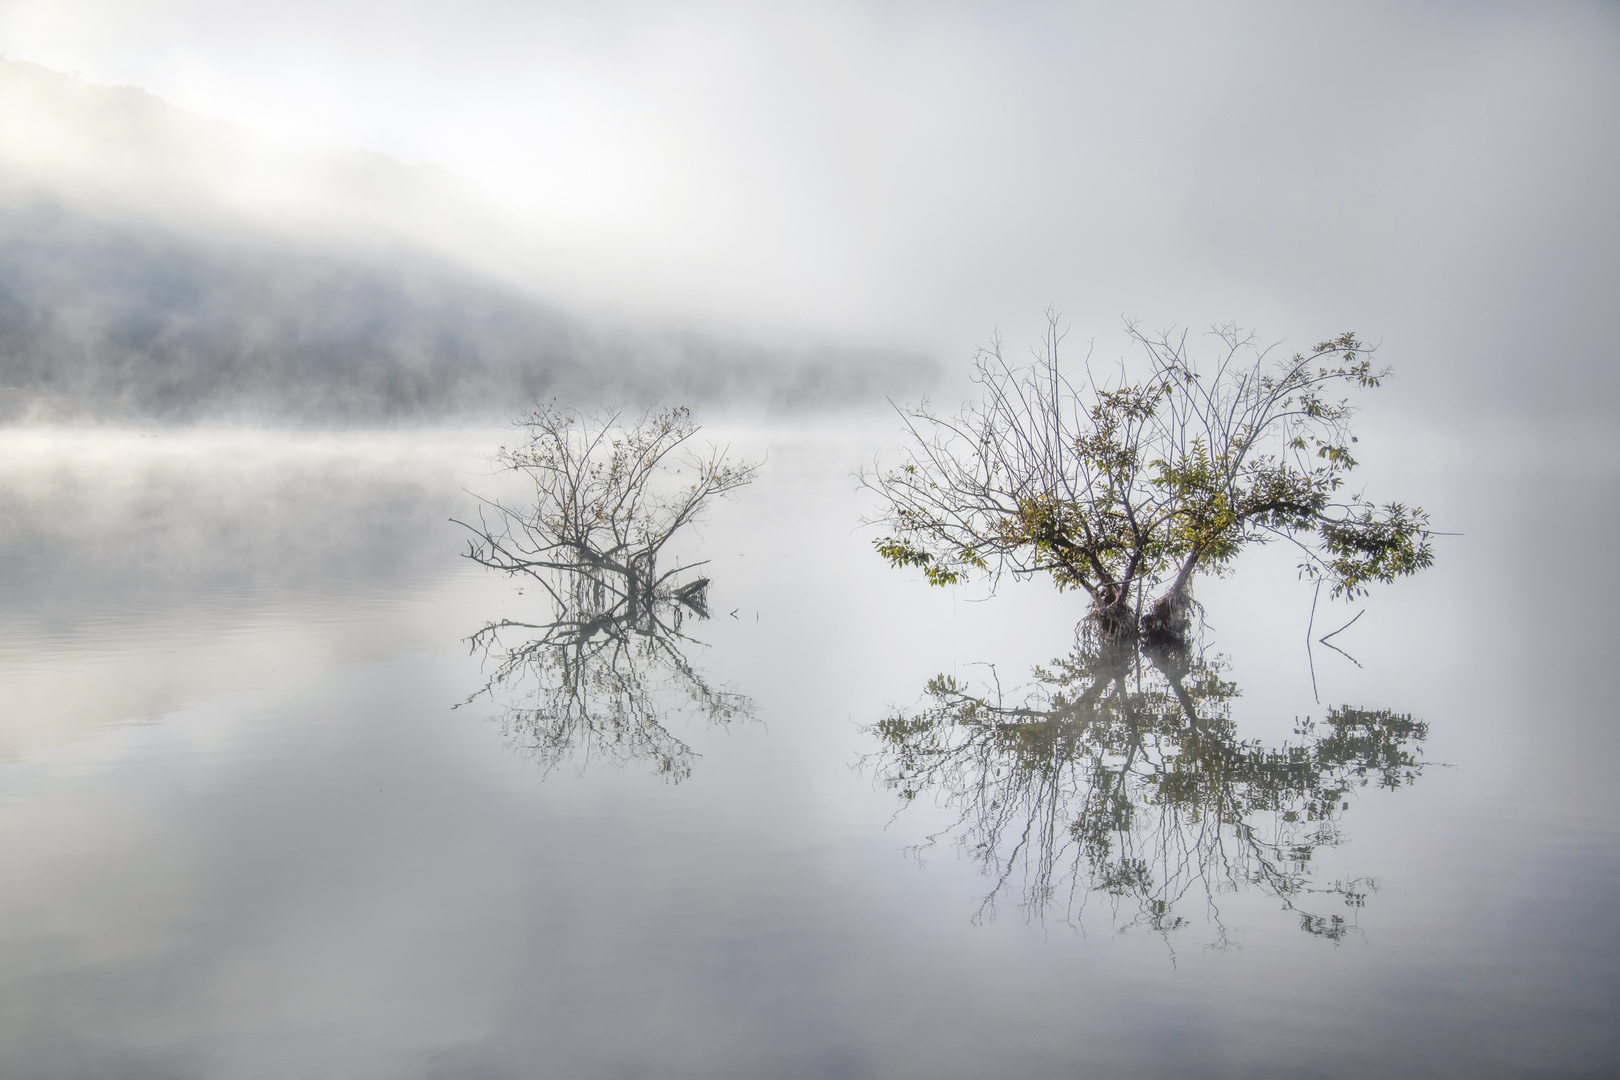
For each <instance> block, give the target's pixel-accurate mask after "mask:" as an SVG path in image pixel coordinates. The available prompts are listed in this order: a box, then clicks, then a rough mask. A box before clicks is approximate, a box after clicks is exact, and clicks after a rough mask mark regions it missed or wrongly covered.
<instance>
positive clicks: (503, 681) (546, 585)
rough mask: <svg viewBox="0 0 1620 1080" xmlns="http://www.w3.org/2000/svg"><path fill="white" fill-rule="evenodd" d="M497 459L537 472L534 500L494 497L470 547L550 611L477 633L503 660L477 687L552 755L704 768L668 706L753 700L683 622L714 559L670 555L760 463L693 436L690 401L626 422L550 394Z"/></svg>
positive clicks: (540, 752)
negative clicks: (665, 560)
mask: <svg viewBox="0 0 1620 1080" xmlns="http://www.w3.org/2000/svg"><path fill="white" fill-rule="evenodd" d="M520 429H521V430H523V431H524V434H525V438H524V440H523V442H522V444H521V445H519V446H518V447H516V448H515V449H506V448H502V450H501V452H500V454H499V456H498V458H497V461H498V462H499V463H500V464H501V465H502V466H504V467H505V468H507V469H510V470H512V471H514V472H517V473H519V474H521V475H522V476H523V477H525V478H526V479H528V480H529V481H530V482H531V483H532V485H533V501H532V503H525V504H521V505H513V504H511V503H506V502H501V501H499V500H487V501H485V502H484V503H483V505H482V507H481V511H480V514H479V518H478V520H477V522H476V523H472V522H461V523H460V524H462V525H463V526H465V527H466V528H467V529H468V530H470V531H471V533H472V534H473V536H472V538H471V539H470V540H469V541H468V547H467V551H466V552H465V555H466V557H467V558H469V559H472V560H473V561H474V562H477V563H479V564H480V565H483V566H487V567H489V568H491V569H493V570H498V571H500V572H502V573H505V574H508V575H511V576H514V577H520V578H522V579H524V580H526V581H528V582H530V583H537V584H538V585H539V586H540V587H541V589H542V591H543V592H544V594H545V596H546V597H547V599H548V600H549V601H550V611H549V618H546V619H543V620H540V621H534V622H526V621H519V620H514V619H503V620H500V621H498V622H492V623H489V624H487V625H486V626H484V627H483V628H481V629H480V630H479V631H478V632H477V633H475V634H474V635H473V636H472V638H471V639H470V641H471V644H472V648H473V650H474V651H475V652H481V653H482V654H483V655H484V657H485V659H486V663H487V664H488V665H489V667H488V668H487V670H488V671H489V678H488V680H487V681H486V682H485V684H484V686H483V687H482V688H480V689H479V690H478V691H477V692H476V693H474V694H473V695H472V696H471V697H469V698H468V701H469V702H471V701H473V700H476V699H477V698H479V697H482V696H488V697H489V698H491V699H492V700H497V701H499V702H500V703H501V704H502V707H503V713H502V719H503V724H504V726H505V728H506V730H507V733H508V735H509V736H510V737H511V738H512V739H513V740H514V741H515V742H516V743H517V744H518V745H519V746H521V747H523V748H524V749H525V750H527V751H528V752H530V753H532V754H533V755H534V756H535V757H536V759H537V760H538V761H539V762H540V763H541V764H542V765H543V766H544V767H545V768H546V770H547V771H549V770H550V769H552V768H554V767H556V766H558V765H560V764H562V763H564V762H568V761H578V762H580V763H584V762H586V761H589V760H591V759H600V758H606V759H608V760H612V761H615V762H627V761H648V762H651V763H653V765H654V767H655V768H656V770H657V771H658V772H659V773H661V774H663V775H664V776H665V777H667V778H669V779H671V780H673V781H676V782H678V781H680V780H683V779H685V778H686V777H687V776H688V775H690V773H691V769H692V758H693V757H694V756H695V755H694V752H693V750H692V748H691V747H690V746H689V745H688V744H687V743H686V742H685V741H684V740H683V739H681V738H680V737H679V736H677V735H675V734H674V733H673V732H672V731H671V730H670V727H669V726H668V724H667V720H668V719H669V718H670V717H671V716H672V715H675V714H686V715H689V716H693V715H695V716H698V717H702V718H703V719H705V720H707V721H709V722H712V723H723V722H727V721H730V720H732V719H734V718H735V717H737V716H739V715H746V714H747V713H748V711H749V703H748V700H747V699H746V698H745V697H743V696H742V695H740V694H736V693H733V692H730V691H727V690H724V689H720V688H717V687H715V686H713V685H711V684H710V683H709V682H708V680H707V679H706V678H705V677H704V676H703V675H702V674H701V673H700V672H699V671H698V670H697V669H696V668H694V667H693V666H692V664H691V663H690V662H689V661H688V659H687V657H686V655H685V652H684V649H685V648H686V647H688V646H690V645H692V644H694V643H695V642H694V639H693V638H691V637H690V636H688V635H687V633H686V632H685V629H684V628H685V626H686V624H687V623H688V621H689V620H694V619H696V620H703V619H707V618H708V617H709V609H708V588H709V579H708V578H706V577H699V576H695V575H694V574H693V571H694V570H695V569H696V568H697V567H699V566H702V565H703V564H702V563H695V564H686V565H677V566H676V567H674V568H672V569H661V568H660V565H659V556H660V553H661V551H662V549H663V548H664V546H665V545H666V544H667V543H668V542H669V541H670V540H671V539H672V538H673V537H674V536H675V534H676V533H677V532H678V531H679V530H680V529H682V528H683V527H685V526H686V525H688V524H690V523H691V522H692V521H693V520H695V519H696V518H697V517H698V515H699V514H700V513H701V512H702V510H703V509H704V507H705V505H706V504H707V503H708V502H709V501H710V500H712V499H715V498H719V497H722V496H724V495H726V494H727V493H729V492H731V491H734V490H736V489H737V488H739V487H742V486H743V485H745V484H748V483H750V482H751V481H752V480H753V479H754V477H755V475H756V474H757V467H756V466H753V465H735V464H729V463H727V462H726V460H725V453H724V451H723V450H719V449H715V448H710V449H709V450H708V452H707V453H696V452H693V451H691V450H690V449H688V447H689V443H690V440H691V439H692V437H693V436H694V435H695V434H696V433H697V431H698V428H697V426H696V425H695V424H694V423H693V422H692V420H691V417H690V414H688V413H687V411H686V410H685V409H672V410H668V411H666V412H662V413H656V414H648V415H646V416H644V417H642V418H641V419H640V420H639V421H634V422H626V421H625V420H624V418H623V417H622V416H621V415H620V414H617V413H615V414H609V415H607V416H605V417H587V416H583V415H581V414H579V413H574V412H570V411H565V410H561V409H557V408H554V407H544V408H541V409H539V410H537V411H536V412H535V413H533V414H532V415H531V416H530V417H528V418H527V419H526V420H525V421H524V422H523V423H522V424H521V425H520Z"/></svg>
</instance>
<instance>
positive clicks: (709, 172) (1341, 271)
mask: <svg viewBox="0 0 1620 1080" xmlns="http://www.w3.org/2000/svg"><path fill="white" fill-rule="evenodd" d="M0 53H3V54H4V55H5V56H6V57H8V58H11V59H20V60H30V61H34V62H37V63H40V64H43V65H46V66H49V67H51V68H55V69H58V70H61V71H66V72H71V73H74V74H77V75H79V76H81V77H82V78H84V79H86V80H89V81H92V82H97V83H104V84H129V85H134V86H139V87H141V88H144V89H146V90H149V91H151V92H153V93H155V94H157V95H159V96H161V97H163V98H165V99H167V100H169V101H171V102H173V103H175V104H177V105H179V106H182V107H184V108H187V109H190V110H194V111H196V112H199V113H203V114H205V115H209V116H214V117H219V118H224V119H227V120H230V121H232V122H234V123H237V124H240V125H242V126H244V127H247V128H251V129H254V130H256V131H260V132H265V133H268V134H271V135H273V136H275V137H277V138H279V139H283V140H287V141H290V142H293V143H299V144H305V145H311V146H316V147H325V148H333V149H345V148H366V149H374V150H380V151H383V152H385V153H387V154H389V155H392V156H395V157H397V158H399V159H401V160H404V161H409V162H431V163H436V164H438V165H442V166H444V167H445V168H446V169H448V170H450V171H451V172H453V173H455V174H457V175H459V176H461V177H464V178H466V179H467V180H468V181H469V182H470V183H471V184H472V185H473V186H474V187H475V188H476V190H478V191H479V192H480V193H481V195H482V197H483V198H485V199H487V200H488V202H489V205H491V206H492V207H495V208H498V209H499V210H500V212H501V213H502V214H504V215H510V217H511V220H512V221H513V227H512V231H511V232H510V233H509V234H507V235H505V236H503V237H495V238H491V242H492V245H494V246H499V243H501V242H504V243H506V244H507V245H508V248H510V247H511V246H512V243H513V237H518V238H520V239H521V243H520V244H519V245H518V246H520V247H522V248H524V250H526V251H528V252H529V253H530V254H529V257H528V259H527V262H526V263H525V265H524V267H523V272H524V273H526V274H529V275H530V276H531V277H532V278H533V280H534V282H535V284H536V286H537V287H538V288H540V289H542V290H545V291H549V292H551V293H554V294H557V295H562V296H566V297H568V298H571V299H575V300H579V301H581V302H588V303H595V304H606V305H609V306H612V305H618V306H621V307H623V308H624V309H625V310H627V311H628V310H636V311H644V312H647V313H652V314H656V315H660V316H666V317H674V318H678V319H687V320H690V321H693V322H695V323H700V324H707V325H714V326H716V327H724V326H734V327H743V328H748V329H751V330H755V331H759V332H775V331H782V332H788V333H800V334H809V335H823V336H827V337H831V338H835V339H838V340H843V341H847V342H849V343H859V344H873V345H883V346H897V347H902V348H908V349H923V350H927V351H930V352H932V353H935V354H937V355H939V356H940V357H941V358H942V359H945V360H947V361H951V360H953V359H955V358H965V357H966V356H967V355H968V354H969V353H970V352H971V347H972V345H973V344H974V343H975V342H977V341H980V340H983V339H984V338H986V337H987V336H988V335H989V333H990V331H991V330H992V328H994V327H996V326H998V325H999V326H1001V327H1002V328H1003V329H1004V331H1005V332H1006V333H1007V335H1008V336H1009V338H1011V339H1012V340H1015V341H1018V340H1023V339H1024V338H1026V337H1027V336H1028V335H1029V333H1030V332H1031V331H1032V328H1033V326H1034V325H1035V323H1036V321H1037V319H1038V316H1039V313H1040V311H1041V310H1042V309H1043V308H1044V307H1045V306H1046V305H1048V304H1055V305H1057V306H1058V307H1060V308H1061V309H1062V310H1063V311H1064V312H1066V313H1067V315H1068V316H1069V318H1070V321H1071V322H1072V323H1073V325H1074V326H1075V328H1076V332H1077V333H1078V334H1079V335H1080V336H1083V337H1084V336H1092V335H1098V336H1101V337H1105V338H1106V336H1107V335H1109V334H1111V333H1112V332H1113V331H1114V330H1115V328H1116V327H1117V325H1118V319H1119V316H1120V315H1121V314H1130V315H1134V316H1137V317H1140V318H1142V319H1145V320H1147V321H1148V322H1150V323H1154V324H1159V323H1169V322H1177V323H1185V324H1191V325H1193V326H1201V325H1206V324H1208V323H1210V322H1212V321H1215V320H1236V321H1239V322H1241V323H1244V324H1248V325H1254V326H1258V327H1260V328H1261V329H1262V330H1263V331H1264V332H1265V333H1266V334H1267V336H1270V337H1278V338H1283V337H1286V338H1288V339H1290V340H1291V341H1295V342H1297V341H1300V340H1301V339H1305V338H1311V339H1314V338H1317V337H1320V336H1326V335H1328V334H1332V333H1337V332H1339V331H1340V330H1343V329H1346V328H1352V329H1355V330H1358V331H1360V332H1361V333H1363V334H1364V335H1365V336H1368V337H1370V338H1373V339H1375V340H1380V341H1382V342H1383V343H1384V348H1385V355H1386V356H1387V357H1388V358H1389V359H1390V360H1391V361H1393V362H1395V363H1396V365H1397V368H1398V371H1399V372H1400V374H1401V376H1402V379H1403V381H1404V389H1403V390H1402V398H1403V400H1406V401H1409V402H1412V403H1416V404H1420V405H1422V406H1423V407H1426V408H1437V409H1439V408H1451V407H1460V408H1463V409H1465V410H1467V411H1470V412H1472V411H1476V410H1486V411H1496V412H1501V411H1503V410H1506V411H1508V412H1518V411H1521V410H1523V409H1525V408H1532V409H1534V410H1536V411H1537V412H1541V413H1561V412H1569V411H1575V412H1586V413H1588V414H1591V413H1593V412H1594V411H1596V410H1603V411H1606V410H1607V409H1608V408H1609V406H1608V404H1607V402H1608V400H1611V397H1610V395H1612V394H1613V393H1616V392H1620V372H1617V371H1616V368H1620V365H1617V364H1616V363H1615V360H1614V356H1613V347H1612V344H1611V342H1610V336H1609V334H1608V325H1607V322H1608V315H1609V312H1610V311H1611V310H1612V309H1613V308H1614V306H1615V297H1616V296H1617V295H1620V208H1617V201H1620V200H1617V199H1616V197H1615V194H1614V192H1615V190H1616V188H1617V186H1620V179H1617V178H1620V5H1615V4H1584V5H1583V4H1567V5H1561V4H1555V3H1533V4H1528V3H1527V4H1511V5H1510V4H1501V5H1495V4H1489V3H1480V2H1468V3H1457V4H1427V5H1425V4H1418V3H1410V2H1408V3H1395V4H1387V5H1380V4H1377V3H1371V2H1367V0H1357V2H1355V3H1344V4H1338V5H1331V4H1310V5H1303V4H1297V3H1277V4H1220V5H1215V4H1207V3H1190V4H1161V5H1153V4H1111V5H1088V4H1081V3H1069V4H1051V5H1045V4H1022V5H1019V4H1007V3H999V4H983V5H974V4H949V3H916V4H911V3H892V4H854V3H843V2H838V0H816V2H813V3H803V4H800V3H793V2H770V3H741V2H737V3H723V2H722V3H709V4H678V3H638V2H633V0H632V2H618V3H615V2H604V0H594V2H590V3H554V4H545V3H517V2H503V0H455V2H437V0H389V2H382V0H349V2H342V0H274V2H265V0H0ZM1572 375H1578V376H1580V377H1581V378H1582V379H1583V380H1585V381H1584V382H1583V383H1582V388H1581V389H1579V390H1572V389H1571V387H1570V386H1569V384H1568V377H1570V376H1572Z"/></svg>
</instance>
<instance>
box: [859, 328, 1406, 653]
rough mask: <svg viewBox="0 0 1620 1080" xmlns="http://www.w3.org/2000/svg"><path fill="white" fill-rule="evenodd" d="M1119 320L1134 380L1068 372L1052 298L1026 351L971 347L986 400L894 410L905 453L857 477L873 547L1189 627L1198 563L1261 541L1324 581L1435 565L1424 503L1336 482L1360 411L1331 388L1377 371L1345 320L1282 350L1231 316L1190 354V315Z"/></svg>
mask: <svg viewBox="0 0 1620 1080" xmlns="http://www.w3.org/2000/svg"><path fill="white" fill-rule="evenodd" d="M1127 331H1128V332H1129V334H1130V336H1131V337H1132V338H1133V339H1134V340H1135V341H1136V343H1137V344H1138V345H1139V346H1140V347H1141V350H1142V353H1143V359H1144V361H1145V364H1144V371H1143V373H1142V374H1141V376H1140V377H1138V378H1134V379H1133V378H1131V377H1130V376H1129V374H1128V373H1127V371H1126V369H1125V366H1124V365H1121V366H1120V368H1119V369H1118V370H1117V371H1116V372H1115V373H1114V374H1113V376H1112V377H1109V378H1103V377H1100V376H1099V375H1098V374H1097V373H1096V372H1095V371H1094V370H1093V368H1092V365H1091V364H1090V362H1089V360H1088V361H1087V362H1086V363H1085V364H1084V365H1083V366H1082V368H1081V369H1080V372H1079V373H1078V374H1072V373H1071V372H1070V371H1068V370H1065V369H1064V368H1063V367H1062V366H1061V365H1060V364H1059V346H1060V344H1061V342H1062V340H1063V331H1062V329H1061V328H1060V326H1059V322H1058V318H1057V316H1056V314H1055V313H1053V312H1048V324H1047V330H1046V335H1045V339H1044V341H1043V346H1042V348H1041V349H1040V351H1039V352H1038V353H1037V354H1036V356H1035V359H1034V362H1033V363H1032V364H1030V365H1027V366H1023V367H1018V366H1014V365H1013V364H1012V363H1010V362H1009V361H1007V360H1006V359H1005V358H1004V357H1003V355H1002V351H1001V345H1000V342H999V341H997V342H996V343H995V344H994V345H992V346H991V347H990V348H988V349H984V350H981V351H980V353H979V355H978V357H977V358H976V361H975V381H976V382H977V383H978V384H979V386H980V387H981V389H982V395H983V396H982V400H981V401H980V402H979V403H978V404H976V405H968V406H965V407H964V408H963V410H962V411H961V412H960V413H959V414H957V415H955V416H950V415H943V414H940V413H936V412H934V411H933V410H932V409H930V408H929V406H928V404H927V403H926V402H924V403H922V404H920V405H916V406H911V407H907V408H904V409H902V410H901V414H902V416H903V417H904V419H905V422H906V428H907V431H908V432H909V434H910V436H911V438H910V441H909V442H908V444H907V445H906V446H905V447H904V449H903V450H902V451H901V456H900V463H899V464H898V465H897V466H895V467H893V468H889V469H885V470H881V471H877V472H873V473H867V474H864V475H863V480H864V482H865V483H866V485H867V486H868V487H870V488H872V489H873V490H875V491H876V492H877V493H878V494H879V495H881V496H882V498H883V510H882V512H881V513H880V515H879V516H878V517H877V518H876V519H875V521H876V522H877V523H880V524H882V525H884V526H886V527H887V528H888V531H889V535H887V536H884V537H882V538H881V539H879V540H877V541H875V545H876V547H877V550H878V552H879V553H880V554H881V555H882V556H883V557H884V558H886V559H888V560H889V561H890V562H891V563H892V564H893V565H895V566H915V567H920V568H922V570H923V571H924V573H925V574H926V576H927V578H928V580H929V581H930V582H931V583H933V584H936V585H946V584H951V583H953V582H957V581H961V580H963V579H964V578H965V577H966V576H967V575H968V574H969V573H971V572H973V571H975V570H977V571H982V572H985V573H986V574H988V575H989V576H990V577H991V579H992V580H994V579H995V578H996V577H998V576H999V575H1001V574H1003V573H1011V574H1013V575H1015V576H1025V575H1031V574H1040V573H1045V574H1050V575H1051V577H1052V579H1053V580H1054V581H1055V582H1056V583H1057V585H1058V587H1059V588H1063V589H1068V588H1078V589H1081V590H1084V591H1085V592H1086V593H1087V594H1088V595H1089V596H1090V598H1091V602H1092V621H1093V626H1094V629H1095V630H1096V631H1097V632H1098V633H1099V634H1100V636H1101V637H1102V638H1103V639H1104V640H1111V641H1122V640H1134V639H1135V637H1136V636H1137V634H1138V633H1145V634H1147V635H1148V636H1149V637H1158V638H1160V639H1162V640H1164V641H1167V642H1181V643H1184V642H1185V639H1186V631H1187V620H1188V612H1189V605H1190V586H1191V583H1192V581H1193V578H1194V577H1195V575H1197V574H1198V573H1201V572H1220V571H1222V570H1224V569H1226V568H1227V567H1229V565H1230V563H1231V561H1232V560H1233V559H1234V558H1235V557H1236V555H1237V554H1238V552H1240V551H1241V550H1242V549H1243V548H1244V547H1245V546H1247V545H1249V544H1252V543H1266V542H1269V541H1272V540H1277V539H1285V540H1287V541H1290V542H1292V543H1294V544H1295V545H1297V546H1298V548H1299V550H1300V552H1301V561H1300V564H1299V566H1300V571H1301V573H1302V574H1303V575H1305V576H1307V577H1309V578H1313V579H1316V580H1318V581H1327V582H1329V583H1330V584H1331V585H1332V588H1333V592H1334V594H1335V595H1354V594H1357V593H1359V592H1361V591H1363V590H1364V589H1365V587H1366V585H1367V584H1368V583H1369V582H1373V581H1389V580H1392V579H1393V578H1396V577H1399V576H1402V575H1406V574H1411V573H1414V572H1416V571H1417V570H1419V569H1422V568H1424V567H1426V566H1428V565H1430V563H1431V562H1432V561H1433V551H1432V548H1431V544H1430V535H1431V534H1430V531H1429V528H1428V518H1427V516H1426V515H1425V514H1424V513H1423V511H1422V510H1420V509H1416V508H1411V507H1407V506H1404V505H1402V504H1400V503H1388V504H1384V505H1382V506H1380V505H1376V504H1374V503H1373V502H1372V501H1370V500H1368V499H1366V498H1365V497H1364V496H1363V495H1362V494H1361V493H1360V492H1359V491H1352V490H1350V489H1349V488H1348V487H1347V478H1348V475H1349V473H1350V472H1351V470H1353V469H1354V468H1355V466H1356V460H1355V458H1354V456H1353V455H1352V453H1351V448H1352V446H1353V445H1354V444H1355V442H1356V438H1355V436H1354V435H1353V434H1352V432H1351V429H1350V423H1349V422H1350V419H1351V417H1352V415H1353V412H1354V409H1353V407H1352V405H1351V404H1350V401H1349V399H1348V398H1347V397H1334V396H1333V395H1334V394H1336V393H1337V392H1338V391H1339V390H1341V389H1352V388H1361V389H1370V388H1373V387H1376V386H1377V385H1378V384H1379V382H1380V380H1381V379H1382V378H1383V377H1384V376H1385V375H1386V374H1387V369H1380V368H1376V367H1375V366H1374V364H1373V356H1372V351H1373V350H1372V349H1371V348H1370V347H1368V346H1366V345H1364V344H1362V343H1361V341H1359V340H1358V339H1357V338H1356V336H1355V335H1354V334H1344V335H1341V336H1340V337H1337V338H1334V339H1332V340H1329V341H1324V342H1322V343H1320V344H1318V345H1316V346H1315V347H1314V348H1312V349H1311V350H1310V351H1309V352H1308V353H1296V354H1293V355H1292V356H1290V357H1287V358H1283V357H1281V356H1278V355H1275V350H1274V349H1273V348H1271V347H1265V346H1262V345H1261V343H1260V342H1259V340H1258V339H1257V338H1256V337H1255V336H1254V335H1253V334H1246V333H1243V332H1242V331H1239V330H1238V329H1236V328H1235V327H1230V326H1228V327H1222V328H1218V329H1216V330H1215V331H1213V332H1212V337H1213V340H1214V343H1215V345H1216V349H1215V355H1214V357H1213V359H1212V360H1210V361H1208V362H1201V361H1200V360H1199V359H1197V358H1196V357H1195V356H1194V355H1193V353H1192V351H1191V350H1190V349H1189V348H1188V343H1187V337H1186V334H1184V333H1181V334H1172V333H1163V334H1149V333H1147V332H1144V331H1143V330H1142V329H1141V328H1140V327H1139V326H1137V325H1136V324H1134V323H1129V324H1127Z"/></svg>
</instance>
